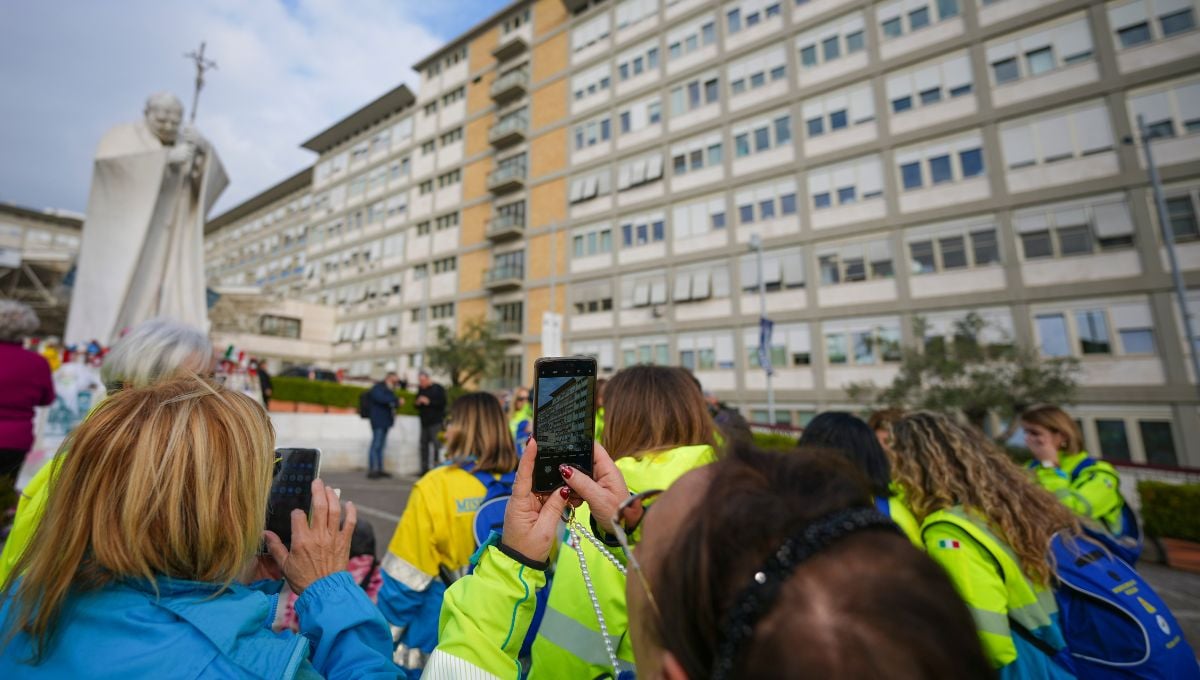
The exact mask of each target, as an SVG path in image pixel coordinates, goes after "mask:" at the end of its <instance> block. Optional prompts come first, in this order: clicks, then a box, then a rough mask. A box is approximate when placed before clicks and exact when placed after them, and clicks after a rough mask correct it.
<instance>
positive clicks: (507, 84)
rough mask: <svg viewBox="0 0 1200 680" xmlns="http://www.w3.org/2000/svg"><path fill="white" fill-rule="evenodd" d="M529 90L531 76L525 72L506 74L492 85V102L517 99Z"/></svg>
mask: <svg viewBox="0 0 1200 680" xmlns="http://www.w3.org/2000/svg"><path fill="white" fill-rule="evenodd" d="M528 89H529V74H528V73H527V72H525V71H523V70H518V71H512V72H510V73H506V74H504V75H502V76H500V77H499V78H497V79H496V82H494V83H492V89H491V92H492V100H493V101H495V102H497V103H499V102H503V101H508V100H511V99H516V98H517V97H520V96H522V95H524V94H525V92H526V91H527V90H528Z"/></svg>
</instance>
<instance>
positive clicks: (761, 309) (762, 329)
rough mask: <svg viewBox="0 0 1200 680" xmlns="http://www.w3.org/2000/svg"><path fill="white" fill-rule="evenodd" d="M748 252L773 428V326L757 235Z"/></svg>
mask: <svg viewBox="0 0 1200 680" xmlns="http://www.w3.org/2000/svg"><path fill="white" fill-rule="evenodd" d="M750 250H753V251H754V254H755V259H756V261H757V263H758V363H759V365H760V366H762V369H763V371H764V372H766V374H767V423H769V424H770V425H771V427H774V426H775V387H774V386H773V385H772V384H771V374H772V373H774V371H773V370H772V367H771V329H772V326H773V325H774V324H772V323H771V321H770V320H769V319H767V282H766V276H765V275H764V273H763V251H762V239H761V238H759V236H758V234H751V235H750Z"/></svg>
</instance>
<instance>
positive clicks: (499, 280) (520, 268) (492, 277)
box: [483, 264, 525, 285]
mask: <svg viewBox="0 0 1200 680" xmlns="http://www.w3.org/2000/svg"><path fill="white" fill-rule="evenodd" d="M524 278H525V266H524V265H512V264H509V265H504V266H501V267H492V268H491V269H488V270H485V271H484V273H483V281H484V283H487V284H489V285H495V284H503V283H516V282H520V281H521V280H522V279H524Z"/></svg>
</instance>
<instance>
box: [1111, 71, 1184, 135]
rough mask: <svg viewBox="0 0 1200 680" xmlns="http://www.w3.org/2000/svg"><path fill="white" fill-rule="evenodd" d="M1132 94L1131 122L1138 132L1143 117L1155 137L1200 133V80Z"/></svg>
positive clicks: (1130, 98) (1130, 99)
mask: <svg viewBox="0 0 1200 680" xmlns="http://www.w3.org/2000/svg"><path fill="white" fill-rule="evenodd" d="M1130 95H1131V96H1130V97H1129V119H1130V124H1131V125H1132V127H1133V129H1135V130H1136V129H1137V119H1138V116H1139V115H1140V116H1142V117H1143V119H1144V120H1145V122H1146V127H1147V128H1149V133H1150V135H1151V137H1153V138H1163V137H1175V136H1177V135H1189V134H1195V133H1197V132H1200V80H1197V79H1192V80H1190V81H1177V82H1174V83H1171V84H1169V85H1167V86H1166V87H1158V88H1155V89H1153V90H1148V91H1146V90H1144V91H1141V92H1139V93H1136V94H1135V93H1130Z"/></svg>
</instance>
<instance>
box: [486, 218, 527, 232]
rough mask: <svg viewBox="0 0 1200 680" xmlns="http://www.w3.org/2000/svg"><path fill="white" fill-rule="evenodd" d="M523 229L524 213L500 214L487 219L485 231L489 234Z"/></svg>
mask: <svg viewBox="0 0 1200 680" xmlns="http://www.w3.org/2000/svg"><path fill="white" fill-rule="evenodd" d="M524 230H525V215H523V214H500V215H496V216H495V217H493V218H492V219H490V220H488V225H487V233H488V235H489V236H495V235H497V234H505V233H510V232H521V231H524Z"/></svg>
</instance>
